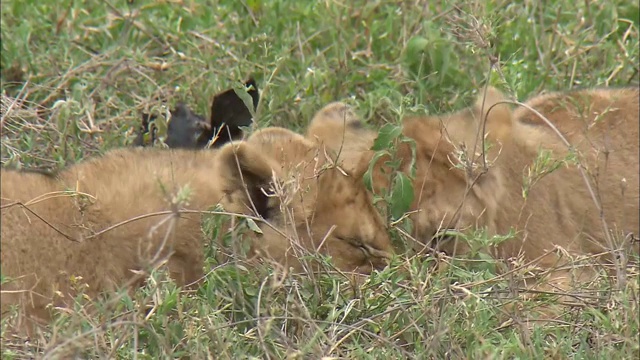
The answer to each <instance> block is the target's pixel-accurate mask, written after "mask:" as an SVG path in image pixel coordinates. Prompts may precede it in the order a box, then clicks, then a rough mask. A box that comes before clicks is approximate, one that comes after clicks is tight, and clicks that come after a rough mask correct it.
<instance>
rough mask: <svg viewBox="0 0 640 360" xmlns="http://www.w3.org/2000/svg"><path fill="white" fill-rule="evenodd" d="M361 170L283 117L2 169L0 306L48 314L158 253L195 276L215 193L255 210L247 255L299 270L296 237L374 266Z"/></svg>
mask: <svg viewBox="0 0 640 360" xmlns="http://www.w3.org/2000/svg"><path fill="white" fill-rule="evenodd" d="M360 177H361V174H358V173H350V172H346V171H344V170H342V169H339V168H338V166H336V165H335V164H332V163H330V162H329V161H328V160H327V157H326V156H325V155H324V153H320V152H319V151H318V147H317V146H316V145H315V144H314V143H313V142H312V141H309V140H307V139H305V138H304V137H303V136H301V135H298V134H295V133H293V132H291V131H288V130H285V129H281V128H267V129H264V130H262V131H258V132H256V133H255V134H254V135H252V136H251V137H250V138H249V139H247V140H246V141H236V142H231V143H228V144H227V145H225V146H224V147H222V148H221V149H219V150H214V151H196V150H184V149H173V150H163V149H153V148H127V149H117V150H113V151H110V152H108V153H106V154H105V155H104V156H101V157H96V158H93V159H90V160H87V161H83V162H81V163H78V164H76V165H72V166H70V167H68V168H66V169H64V170H62V171H60V172H59V173H57V174H54V175H43V174H38V173H27V172H18V171H12V170H6V169H2V174H1V180H2V186H1V191H2V228H1V232H2V233H1V241H2V252H1V255H2V276H3V278H5V279H6V280H7V282H6V283H4V284H3V285H2V296H1V299H2V311H3V315H4V314H5V312H6V311H8V310H10V305H16V304H19V305H21V306H23V307H24V310H25V312H26V314H27V315H28V316H29V317H32V318H35V319H38V320H47V319H49V312H48V310H47V306H48V304H50V303H53V304H54V305H56V306H59V305H61V306H64V305H67V306H69V305H70V304H71V303H72V301H73V300H72V298H73V296H74V288H75V287H77V286H82V285H83V284H86V288H85V294H86V295H88V296H89V297H91V298H93V297H95V296H98V295H100V294H101V293H103V292H111V291H114V290H116V289H118V288H120V287H122V286H129V287H131V286H136V285H140V284H141V283H142V281H143V278H142V277H138V278H136V276H135V273H136V272H139V271H143V270H147V269H149V266H153V265H157V264H161V263H163V262H166V266H167V268H168V271H169V273H170V275H171V276H172V278H173V279H175V281H176V282H177V283H178V284H179V285H185V286H192V285H194V284H197V283H198V282H199V281H200V280H201V278H202V277H203V274H204V273H203V266H204V250H203V247H204V244H203V234H202V230H201V227H200V218H201V215H202V213H201V212H202V211H205V210H208V209H212V207H213V206H214V205H216V204H220V205H222V207H223V208H224V210H225V211H227V212H230V213H235V214H246V215H250V216H254V217H258V218H256V222H257V223H258V225H259V227H260V229H261V234H253V246H252V249H251V252H252V254H254V255H255V256H258V255H259V256H262V257H265V256H266V257H269V258H272V259H274V260H276V261H278V262H280V263H282V264H283V265H285V266H291V267H293V268H294V269H296V270H300V269H301V268H302V265H301V263H300V262H298V261H297V257H296V255H297V254H299V253H300V249H302V250H306V251H311V252H315V251H319V252H320V253H323V254H326V255H330V256H332V257H333V260H334V264H335V265H336V267H337V268H339V269H341V270H344V271H356V272H362V273H369V272H371V271H372V270H373V269H380V268H382V267H384V266H385V265H386V264H387V261H388V259H389V258H390V257H391V255H392V253H393V249H392V247H391V243H390V240H389V237H388V235H387V232H386V228H385V224H384V222H383V220H382V219H381V218H380V216H379V215H378V213H377V212H376V211H375V209H374V207H373V205H372V204H371V202H370V199H369V196H368V195H367V192H366V191H365V188H364V186H363V185H362V182H361V181H360V180H359V178H360ZM356 215H357V216H356ZM260 218H263V219H264V220H265V221H264V222H263V221H261V220H260ZM321 245H322V246H321Z"/></svg>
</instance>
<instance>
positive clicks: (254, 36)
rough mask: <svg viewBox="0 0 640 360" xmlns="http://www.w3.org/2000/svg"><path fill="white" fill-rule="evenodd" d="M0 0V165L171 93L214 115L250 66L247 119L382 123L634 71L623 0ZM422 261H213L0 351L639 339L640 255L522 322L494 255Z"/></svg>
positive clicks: (51, 151) (399, 349)
mask: <svg viewBox="0 0 640 360" xmlns="http://www.w3.org/2000/svg"><path fill="white" fill-rule="evenodd" d="M543 3H544V6H543ZM1 7H2V8H1V9H2V18H1V19H2V23H1V32H2V53H1V54H0V57H1V63H0V67H1V77H2V91H3V94H2V95H3V97H2V148H1V150H2V153H1V160H2V163H3V165H5V166H23V167H33V166H45V167H62V166H64V165H65V164H68V163H73V162H76V161H78V160H80V159H82V158H85V157H88V156H93V155H95V154H98V153H101V152H103V151H105V150H107V149H110V148H114V147H120V146H125V145H127V144H128V143H130V142H131V141H132V140H133V138H134V133H133V131H134V130H135V129H136V128H137V126H138V124H139V119H140V113H141V112H142V111H159V109H160V107H161V105H162V103H163V102H164V101H167V102H168V103H169V104H171V105H173V104H175V103H176V102H177V101H180V100H182V101H186V102H187V104H189V105H190V106H191V107H192V108H193V109H194V110H195V111H196V112H198V113H200V114H204V115H206V116H208V115H209V106H210V102H211V97H212V96H213V94H215V93H217V92H218V91H221V90H223V89H226V88H228V87H230V86H232V85H233V84H234V83H236V82H239V81H242V80H244V79H246V78H247V77H248V76H249V75H253V76H255V78H256V80H257V81H258V86H259V87H260V90H261V94H262V99H261V101H260V105H259V107H258V110H257V114H256V115H257V116H256V117H257V124H258V125H257V126H258V127H264V126H268V125H280V126H285V127H288V128H291V129H294V130H300V129H303V128H304V126H305V125H306V123H307V122H308V121H309V120H310V118H311V116H312V115H313V114H314V112H315V111H317V110H318V109H320V107H322V106H323V105H325V104H326V103H328V102H329V101H334V100H344V101H347V102H349V103H351V104H353V105H355V106H356V108H357V110H358V112H359V113H360V114H361V115H362V116H363V117H364V118H365V119H366V120H367V121H368V122H370V123H372V124H376V125H381V124H384V123H386V122H391V123H395V122H397V121H398V120H399V118H400V116H401V114H404V113H406V112H425V111H426V112H432V113H438V112H445V111H450V110H453V109H457V108H461V107H463V106H465V105H466V104H468V103H469V101H471V99H472V98H473V94H474V92H476V91H477V90H478V89H479V88H480V87H481V86H482V85H484V84H485V83H486V82H487V81H490V82H491V83H493V84H498V85H500V87H501V88H503V89H504V90H505V91H507V92H509V93H511V94H512V95H515V96H516V97H517V98H518V99H520V100H523V99H526V98H527V97H528V96H530V95H534V94H537V93H540V92H541V91H548V90H567V89H572V88H583V87H594V86H623V85H628V84H633V85H638V84H639V82H640V76H639V74H638V67H639V66H638V61H639V42H638V39H639V36H638V34H639V22H640V15H639V9H638V4H637V3H636V2H634V1H626V0H625V1H623V0H615V1H568V0H552V1H545V2H539V1H531V0H524V1H517V2H513V1H502V0H491V1H471V2H469V1H417V2H415V1H403V2H399V1H385V0H367V1H361V0H358V1H320V2H315V1H309V2H305V1H293V0H272V1H262V0H244V1H215V0H214V1H208V2H204V1H201V2H195V1H131V4H129V2H127V1H116V0H111V1H109V0H105V1H94V2H91V1H89V2H79V1H73V0H61V1H25V0H23V1H17V0H5V1H2V5H1ZM412 39H413V40H412ZM407 44H410V46H409V47H408V49H406V50H405V48H406V46H407ZM422 51H424V53H425V56H424V57H422V56H421V53H422ZM492 64H495V65H496V66H494V68H493V70H490V66H491V65H492ZM9 108H11V111H10V112H9V111H8V109H9ZM208 230H209V232H211V229H210V228H208ZM219 236H221V235H219ZM212 246H213V245H212ZM211 253H215V249H212V251H211ZM445 260H446V259H445ZM433 261H435V260H434V259H429V260H427V261H425V260H418V259H412V260H411V261H410V264H409V266H408V267H409V268H410V271H409V274H407V273H402V272H399V271H397V268H398V266H392V267H390V268H389V269H387V270H385V271H383V272H382V273H379V274H374V275H373V276H372V277H371V278H369V279H367V280H366V282H365V283H364V284H361V285H356V283H355V282H353V280H352V279H350V278H348V277H345V276H340V275H335V274H329V273H327V274H319V275H317V276H312V277H307V276H305V277H298V276H287V277H286V278H284V279H281V278H280V275H281V274H279V273H278V272H276V271H275V270H274V269H273V268H271V267H269V266H267V265H264V266H261V267H258V268H251V269H246V268H244V267H242V266H238V265H237V261H232V262H229V263H219V262H218V260H216V259H215V257H213V256H212V257H211V258H210V260H209V262H208V264H207V266H208V267H210V268H211V271H210V273H209V275H208V277H207V282H206V283H205V284H204V286H203V287H202V288H201V289H199V290H198V291H196V292H194V293H189V294H185V293H179V292H178V291H177V290H176V289H175V287H174V286H173V285H172V284H171V282H170V281H168V280H166V278H165V277H164V276H163V275H162V274H154V277H153V279H155V280H156V281H151V282H150V283H149V284H148V286H147V287H146V288H145V289H142V290H140V291H138V292H136V293H135V294H134V295H133V297H132V298H129V297H126V296H124V297H123V298H121V299H120V300H119V301H118V302H117V303H115V304H110V305H109V306H108V307H105V308H104V309H103V311H102V312H101V314H100V315H99V316H92V317H88V316H83V315H82V312H81V311H80V308H78V311H77V312H76V313H75V314H72V315H63V316H61V317H60V318H59V320H58V323H57V324H56V329H57V332H56V333H55V334H47V336H46V337H45V338H44V339H43V341H42V342H40V343H39V344H37V343H36V342H31V343H29V344H22V343H20V342H14V343H12V344H11V346H9V345H8V344H9V343H8V340H7V339H5V338H4V335H3V350H2V351H3V354H2V357H3V358H7V359H11V358H23V357H29V356H34V355H32V354H33V353H34V352H38V353H40V354H43V353H44V354H47V355H49V356H52V357H59V358H68V357H71V356H74V355H76V356H80V357H83V358H97V357H105V356H108V357H116V358H125V359H128V358H138V359H156V358H172V357H176V358H186V357H190V358H194V359H195V358H223V359H224V358H291V359H293V358H300V359H303V358H321V357H322V356H327V357H329V358H358V359H360V358H363V359H365V358H371V359H380V358H405V357H409V358H412V357H415V358H434V359H441V358H510V359H511V358H518V359H524V358H531V359H539V358H543V357H546V358H580V359H587V358H588V359H605V358H609V359H623V358H637V357H638V356H639V354H640V345H639V343H638V333H639V331H640V320H639V317H640V309H639V307H640V306H639V305H638V294H639V291H638V274H637V268H636V269H632V271H631V272H630V273H629V275H628V276H629V279H628V282H627V284H626V285H620V284H617V283H614V284H609V283H607V282H606V281H603V283H602V284H601V300H600V301H599V302H597V303H595V304H594V305H588V306H586V308H585V309H582V310H576V311H573V312H569V313H567V314H566V316H565V317H564V322H562V323H552V324H541V325H540V326H538V327H536V328H534V329H533V330H532V329H530V328H528V327H527V326H523V325H522V324H520V323H519V322H518V321H517V319H516V321H511V322H504V320H505V319H504V317H503V314H504V310H503V304H504V303H506V302H509V301H515V302H519V305H522V306H529V305H532V304H535V303H532V302H525V301H520V300H510V299H509V297H508V296H497V295H496V294H497V293H499V292H508V290H509V289H510V285H509V283H508V282H507V281H506V280H501V279H494V277H495V272H494V266H493V264H492V263H491V261H489V260H487V261H484V262H482V263H481V264H479V265H477V266H469V265H468V264H460V263H458V264H456V263H453V264H452V265H451V266H450V268H449V271H447V272H445V273H434V272H433V271H432V270H430V269H431V267H430V265H431V263H432V262H433ZM447 261H448V260H447ZM396 265H397V264H396ZM634 270H635V272H634ZM452 284H454V285H452ZM150 309H152V310H150ZM147 314H148V315H147Z"/></svg>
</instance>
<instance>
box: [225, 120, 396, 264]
mask: <svg viewBox="0 0 640 360" xmlns="http://www.w3.org/2000/svg"><path fill="white" fill-rule="evenodd" d="M218 174H219V175H220V176H221V177H223V179H224V181H223V182H224V183H225V186H226V187H227V191H226V193H227V196H226V200H225V201H223V205H225V207H227V208H228V209H229V210H237V211H240V212H242V211H244V212H245V213H246V209H251V210H252V212H253V213H255V214H256V215H259V216H261V217H263V218H264V219H265V220H266V224H264V225H262V226H261V231H262V233H261V234H255V235H253V239H252V240H253V245H252V247H251V250H250V253H251V254H252V255H254V256H260V257H268V258H271V259H273V260H275V261H277V262H279V263H282V264H286V265H287V266H292V267H294V268H295V269H297V270H300V269H301V267H302V262H301V261H299V258H300V256H303V255H305V253H309V252H310V253H314V252H316V251H317V252H319V253H321V254H323V255H329V256H331V257H332V258H333V263H334V265H335V266H336V267H337V268H339V269H341V270H344V271H356V272H361V273H369V272H371V271H372V270H373V269H380V268H383V267H384V266H386V264H387V263H388V260H389V259H390V257H391V256H392V254H393V249H392V246H391V242H390V239H389V236H388V234H387V231H386V228H385V223H384V222H383V220H382V218H381V217H380V215H379V214H378V213H377V211H376V209H375V208H374V206H373V204H372V202H371V200H370V198H369V195H368V193H367V191H366V189H365V187H364V184H363V183H362V171H349V170H344V169H341V168H340V165H339V164H337V163H335V162H334V161H333V160H332V157H331V155H330V154H328V153H325V152H324V151H321V149H320V148H319V147H318V146H317V145H316V144H315V143H314V142H312V141H310V140H307V139H306V138H304V137H303V136H301V135H299V134H296V133H294V132H292V131H289V130H286V129H283V128H267V129H264V130H261V131H258V132H256V133H254V134H253V135H252V136H250V137H249V138H248V139H247V140H246V141H243V142H233V143H230V144H228V145H226V146H225V147H223V148H222V149H221V150H220V154H219V158H218ZM247 200H250V201H247Z"/></svg>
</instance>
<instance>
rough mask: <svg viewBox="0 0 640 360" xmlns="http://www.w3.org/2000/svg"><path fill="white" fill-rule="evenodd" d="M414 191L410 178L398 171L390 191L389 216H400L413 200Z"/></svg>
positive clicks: (395, 218)
mask: <svg viewBox="0 0 640 360" xmlns="http://www.w3.org/2000/svg"><path fill="white" fill-rule="evenodd" d="M413 198H414V193H413V185H412V183H411V179H410V178H409V177H408V176H407V175H405V174H404V173H401V172H398V173H397V174H396V177H395V179H394V182H393V192H392V193H391V216H392V217H393V219H394V220H397V219H399V218H401V217H402V215H404V214H405V213H406V212H407V211H408V210H409V207H410V206H411V203H412V202H413Z"/></svg>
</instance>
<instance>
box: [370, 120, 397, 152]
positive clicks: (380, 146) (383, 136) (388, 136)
mask: <svg viewBox="0 0 640 360" xmlns="http://www.w3.org/2000/svg"><path fill="white" fill-rule="evenodd" d="M401 133H402V128H401V127H400V126H398V125H393V124H386V125H385V126H383V127H382V129H380V131H379V132H378V137H377V138H376V140H375V141H374V142H373V147H372V148H371V150H374V151H379V150H385V149H388V148H389V147H390V146H391V144H392V143H393V140H395V139H396V138H397V137H398V136H400V134H401Z"/></svg>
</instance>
